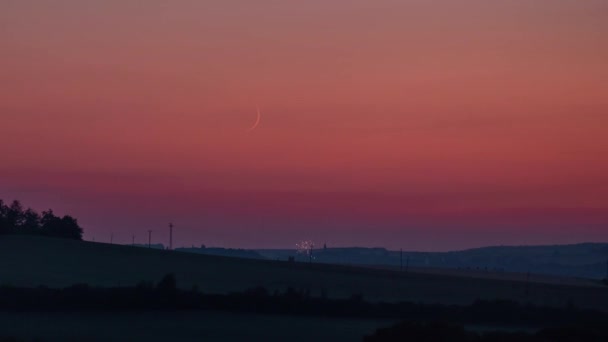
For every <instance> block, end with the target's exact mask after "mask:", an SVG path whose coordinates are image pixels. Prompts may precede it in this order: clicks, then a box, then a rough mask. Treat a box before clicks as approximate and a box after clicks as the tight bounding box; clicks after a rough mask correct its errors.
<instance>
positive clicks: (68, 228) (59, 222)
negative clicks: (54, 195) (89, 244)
mask: <svg viewBox="0 0 608 342" xmlns="http://www.w3.org/2000/svg"><path fill="white" fill-rule="evenodd" d="M40 222H41V223H42V227H41V228H42V234H44V235H48V236H54V237H62V238H68V239H76V240H82V228H81V227H80V226H79V225H78V221H76V219H75V218H73V217H71V216H68V215H66V216H64V217H62V218H60V217H58V216H55V214H54V213H53V210H51V209H49V210H47V211H43V212H42V218H41V220H40Z"/></svg>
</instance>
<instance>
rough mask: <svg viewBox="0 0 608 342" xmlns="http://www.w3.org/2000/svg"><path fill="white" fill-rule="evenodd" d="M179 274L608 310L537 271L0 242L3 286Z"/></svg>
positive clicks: (443, 299)
mask: <svg viewBox="0 0 608 342" xmlns="http://www.w3.org/2000/svg"><path fill="white" fill-rule="evenodd" d="M168 273H174V274H175V275H176V277H177V283H178V285H179V286H180V288H182V289H190V288H192V287H193V286H197V287H198V288H199V289H200V290H201V291H203V292H207V293H228V292H239V291H244V290H247V289H250V288H253V287H260V286H261V287H264V288H266V289H268V290H269V291H271V292H272V291H274V290H278V291H284V290H285V289H286V288H288V287H292V288H294V289H298V290H306V291H309V292H310V294H311V295H312V296H320V295H326V296H327V297H329V298H348V297H350V296H351V295H353V294H360V295H362V296H363V298H365V299H366V300H369V301H387V302H396V301H411V302H424V303H442V304H463V305H467V304H471V303H472V302H474V301H475V300H477V299H486V300H494V299H497V298H500V299H507V300H514V301H518V302H522V303H527V302H531V303H534V304H537V305H548V306H556V307H564V306H566V305H575V306H577V307H583V308H596V309H601V310H606V308H608V287H606V286H604V285H602V284H601V283H600V282H599V281H598V282H594V281H591V280H584V279H580V280H579V279H568V281H564V280H563V279H557V278H555V279H554V278H550V277H540V276H535V275H532V276H531V277H530V281H526V278H525V277H522V276H521V275H513V277H512V278H510V276H509V275H508V274H502V275H500V276H499V277H495V276H493V275H492V274H487V275H483V274H474V275H472V274H467V273H466V272H462V273H459V272H458V271H454V270H450V271H449V272H448V271H446V272H445V273H442V271H435V272H432V273H429V272H428V271H422V270H421V271H420V272H417V271H416V269H412V270H410V271H409V272H408V273H405V272H400V271H394V270H383V269H371V268H357V267H348V266H338V265H324V264H315V263H313V264H307V263H289V262H283V261H265V260H249V259H237V258H227V257H219V256H210V255H196V254H188V253H179V252H171V251H162V250H153V249H146V248H136V247H130V246H119V245H108V244H100V243H91V242H79V241H72V240H63V239H52V238H41V237H27V236H5V237H2V239H0V283H2V284H8V285H13V286H19V287H37V286H40V285H44V286H48V287H66V286H70V285H73V284H76V283H87V284H89V285H92V286H103V287H116V286H134V285H136V284H137V283H138V282H140V281H151V282H153V281H157V280H158V279H160V278H161V277H162V276H164V275H165V274H168Z"/></svg>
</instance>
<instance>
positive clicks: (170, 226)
mask: <svg viewBox="0 0 608 342" xmlns="http://www.w3.org/2000/svg"><path fill="white" fill-rule="evenodd" d="M169 250H170V251H171V250H173V223H169Z"/></svg>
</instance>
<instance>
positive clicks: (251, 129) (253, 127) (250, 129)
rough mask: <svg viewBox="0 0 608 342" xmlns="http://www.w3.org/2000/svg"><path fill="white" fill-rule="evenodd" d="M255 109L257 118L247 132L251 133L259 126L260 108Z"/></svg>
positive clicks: (260, 118)
mask: <svg viewBox="0 0 608 342" xmlns="http://www.w3.org/2000/svg"><path fill="white" fill-rule="evenodd" d="M256 109H257V114H258V117H257V118H256V120H255V123H254V124H253V126H251V127H250V128H249V131H253V130H254V129H256V128H257V127H258V125H259V124H260V121H261V120H262V114H260V107H256Z"/></svg>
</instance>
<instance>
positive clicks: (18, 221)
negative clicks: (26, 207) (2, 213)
mask: <svg viewBox="0 0 608 342" xmlns="http://www.w3.org/2000/svg"><path fill="white" fill-rule="evenodd" d="M23 214H24V213H23V206H22V205H21V202H19V201H13V203H11V206H10V207H9V208H8V211H7V213H6V219H7V221H8V224H9V225H10V227H11V229H12V230H17V229H18V228H19V227H20V226H22V225H23V220H24V215H23Z"/></svg>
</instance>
